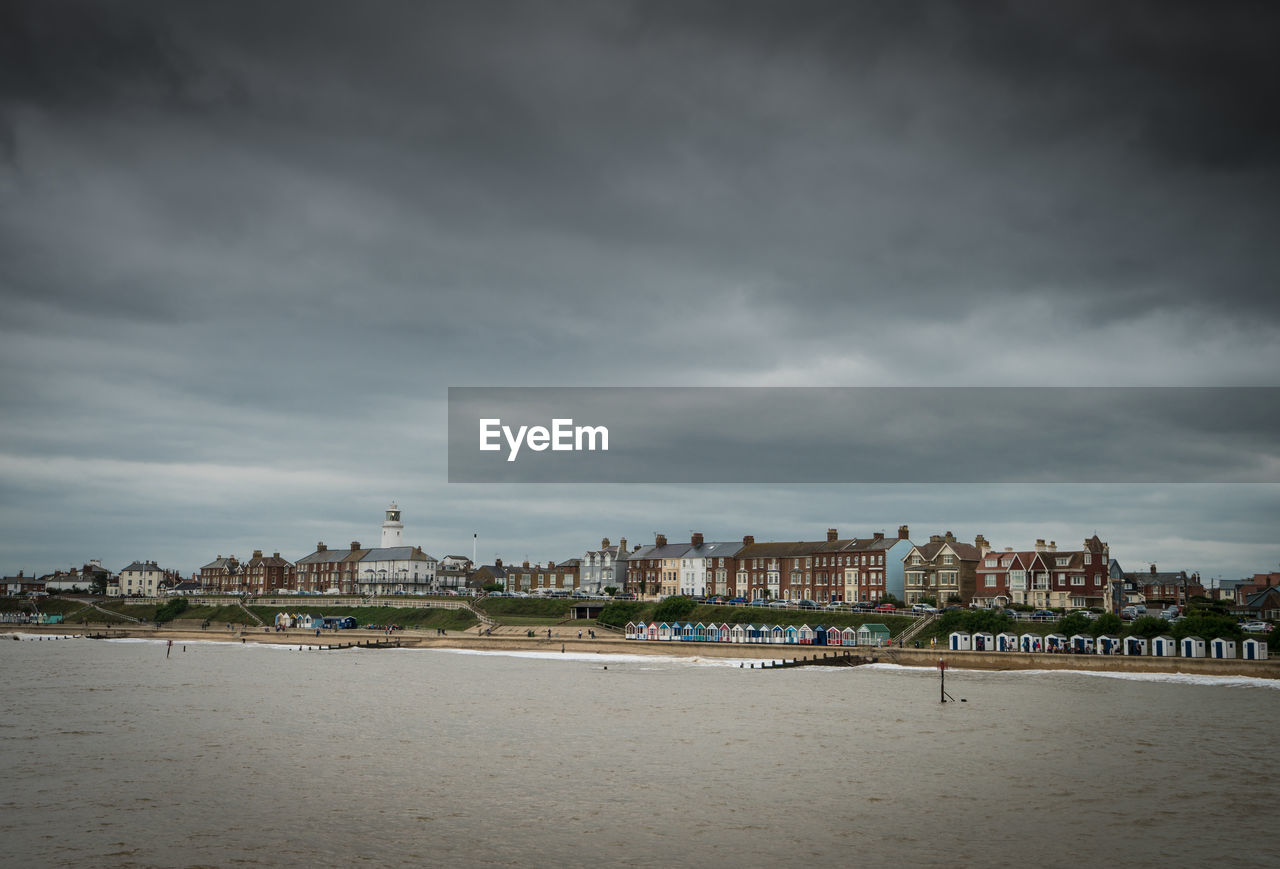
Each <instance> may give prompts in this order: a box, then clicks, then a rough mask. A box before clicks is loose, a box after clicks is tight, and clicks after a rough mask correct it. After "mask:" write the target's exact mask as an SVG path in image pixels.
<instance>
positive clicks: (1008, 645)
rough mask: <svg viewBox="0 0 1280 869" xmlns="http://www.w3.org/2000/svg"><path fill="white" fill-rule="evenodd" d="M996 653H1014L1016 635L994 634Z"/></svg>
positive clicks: (1016, 648) (1016, 649) (1016, 644)
mask: <svg viewBox="0 0 1280 869" xmlns="http://www.w3.org/2000/svg"><path fill="white" fill-rule="evenodd" d="M996 651H997V652H1016V651H1018V635H1017V634H1010V633H1007V632H1006V633H999V634H996Z"/></svg>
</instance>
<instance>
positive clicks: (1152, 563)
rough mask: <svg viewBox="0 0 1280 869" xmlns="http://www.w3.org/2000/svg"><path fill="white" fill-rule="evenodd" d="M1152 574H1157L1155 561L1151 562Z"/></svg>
mask: <svg viewBox="0 0 1280 869" xmlns="http://www.w3.org/2000/svg"><path fill="white" fill-rule="evenodd" d="M1151 572H1152V573H1155V572H1156V563H1155V562H1154V561H1153V562H1151Z"/></svg>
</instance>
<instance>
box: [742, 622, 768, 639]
mask: <svg viewBox="0 0 1280 869" xmlns="http://www.w3.org/2000/svg"><path fill="white" fill-rule="evenodd" d="M768 636H769V626H768V625H747V642H748V643H763V642H766V641H767V638H768Z"/></svg>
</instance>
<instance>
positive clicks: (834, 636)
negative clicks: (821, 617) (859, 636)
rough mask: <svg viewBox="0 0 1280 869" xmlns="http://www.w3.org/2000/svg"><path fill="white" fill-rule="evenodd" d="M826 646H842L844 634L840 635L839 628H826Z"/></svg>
mask: <svg viewBox="0 0 1280 869" xmlns="http://www.w3.org/2000/svg"><path fill="white" fill-rule="evenodd" d="M827 645H828V646H843V645H844V634H842V633H840V629H839V628H827Z"/></svg>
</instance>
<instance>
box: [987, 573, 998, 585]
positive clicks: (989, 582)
mask: <svg viewBox="0 0 1280 869" xmlns="http://www.w3.org/2000/svg"><path fill="white" fill-rule="evenodd" d="M995 587H996V578H995V576H994V575H988V576H987V588H995Z"/></svg>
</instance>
